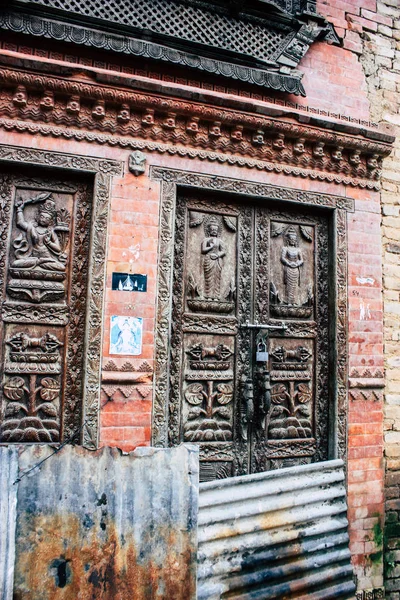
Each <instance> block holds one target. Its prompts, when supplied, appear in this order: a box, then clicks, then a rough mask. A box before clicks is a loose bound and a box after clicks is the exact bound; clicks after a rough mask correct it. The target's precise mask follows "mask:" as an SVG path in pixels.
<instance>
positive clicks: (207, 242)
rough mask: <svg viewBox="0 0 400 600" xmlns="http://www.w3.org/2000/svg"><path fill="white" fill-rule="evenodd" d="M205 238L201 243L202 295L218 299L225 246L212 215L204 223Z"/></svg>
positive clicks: (218, 226)
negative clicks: (202, 256)
mask: <svg viewBox="0 0 400 600" xmlns="http://www.w3.org/2000/svg"><path fill="white" fill-rule="evenodd" d="M204 229H205V232H206V236H207V237H206V238H205V239H204V240H203V242H202V244H201V253H202V254H203V255H204V258H203V270H204V295H205V297H206V298H212V299H215V300H219V299H220V296H221V273H222V267H223V261H222V259H223V257H224V256H225V254H226V252H225V246H224V243H223V242H222V240H221V239H220V237H219V235H220V229H221V226H220V223H219V221H218V219H217V218H216V217H214V216H212V217H210V218H209V219H208V221H207V222H206V223H205V228H204Z"/></svg>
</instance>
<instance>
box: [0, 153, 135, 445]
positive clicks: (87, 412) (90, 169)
mask: <svg viewBox="0 0 400 600" xmlns="http://www.w3.org/2000/svg"><path fill="white" fill-rule="evenodd" d="M0 163H1V164H6V163H11V164H13V163H14V164H15V163H24V164H25V165H26V166H34V167H44V168H46V169H49V168H50V169H51V171H52V172H53V173H55V172H57V171H58V172H60V170H63V171H68V172H69V173H73V172H75V173H76V174H82V173H87V174H90V175H92V176H93V177H94V192H93V212H92V224H91V236H90V237H91V239H90V249H89V277H88V289H89V290H90V294H89V295H88V303H87V309H86V334H85V358H84V364H83V372H84V374H85V375H84V385H83V389H84V390H85V392H84V395H83V407H82V414H83V417H82V419H83V420H82V424H83V425H84V426H83V425H82V431H81V439H80V441H81V443H82V445H83V446H85V447H86V448H91V449H94V448H96V447H97V446H98V439H99V408H100V387H101V356H102V330H103V328H102V322H103V306H104V291H105V275H106V251H107V226H108V212H109V204H110V198H111V182H112V177H113V176H115V175H122V173H123V163H121V162H119V161H116V160H110V159H102V158H92V157H87V156H80V155H76V154H74V155H73V154H64V153H60V152H53V151H47V150H36V149H26V148H20V147H18V146H8V145H3V144H2V145H0Z"/></svg>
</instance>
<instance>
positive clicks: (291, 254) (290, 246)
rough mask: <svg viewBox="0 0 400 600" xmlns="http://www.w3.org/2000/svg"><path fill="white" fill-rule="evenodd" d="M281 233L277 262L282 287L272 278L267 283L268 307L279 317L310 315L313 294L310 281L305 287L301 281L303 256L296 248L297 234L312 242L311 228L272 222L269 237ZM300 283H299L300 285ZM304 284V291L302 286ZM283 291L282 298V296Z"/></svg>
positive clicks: (297, 242)
mask: <svg viewBox="0 0 400 600" xmlns="http://www.w3.org/2000/svg"><path fill="white" fill-rule="evenodd" d="M281 235H282V236H283V238H284V240H285V241H284V245H283V248H282V250H281V259H280V262H281V264H282V265H283V284H284V290H281V292H280V291H279V290H278V289H277V287H276V285H275V284H274V282H273V281H271V282H270V302H271V304H270V308H271V314H273V315H274V316H278V317H300V318H302V317H306V318H308V317H310V316H311V314H312V310H313V308H312V307H313V304H314V296H313V286H312V282H309V283H308V284H307V285H306V286H304V282H302V281H301V268H302V266H303V264H304V258H303V253H302V250H301V248H300V247H299V235H301V238H302V239H303V240H305V241H306V242H307V243H309V244H312V242H313V235H314V234H313V230H312V227H309V226H308V225H299V226H298V229H297V227H295V226H293V225H288V224H286V223H272V224H271V237H272V238H274V237H279V236H281ZM301 283H302V284H303V285H302V286H300V284H301ZM304 287H306V290H307V292H306V294H304V289H302V288H304ZM283 293H284V294H285V298H283Z"/></svg>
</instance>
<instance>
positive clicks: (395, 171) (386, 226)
mask: <svg viewBox="0 0 400 600" xmlns="http://www.w3.org/2000/svg"><path fill="white" fill-rule="evenodd" d="M318 8H319V10H320V12H322V13H323V14H325V15H326V16H327V17H328V18H329V19H330V20H331V21H332V22H333V23H335V25H336V27H337V31H338V33H339V34H340V35H342V37H343V47H344V49H347V50H348V51H350V52H351V53H352V54H353V56H354V57H358V60H359V64H360V65H361V66H362V69H363V71H364V76H365V77H364V78H365V84H364V85H363V86H362V89H363V91H366V96H367V98H368V101H369V103H370V118H371V119H372V120H373V121H375V122H377V123H381V124H389V125H390V126H391V127H392V128H394V130H395V133H396V135H397V141H396V143H395V148H394V150H393V152H392V155H391V156H390V157H389V158H388V159H386V160H385V161H384V166H383V179H382V192H381V226H382V227H381V231H382V241H383V245H382V253H383V254H382V262H383V299H384V356H385V363H384V366H385V380H386V389H385V404H384V454H385V469H386V475H385V509H386V523H385V528H384V540H383V542H384V547H385V552H384V555H385V566H384V575H385V588H386V594H387V597H388V598H390V599H391V600H398V599H399V598H400V358H399V353H398V348H399V344H398V342H399V340H400V302H399V300H400V298H399V293H400V265H399V255H400V212H399V211H400V195H399V194H400V137H399V133H400V5H399V2H398V0H383V1H382V2H376V0H362V2H358V3H353V2H343V1H342V0H336V1H335V2H330V3H329V5H328V3H324V2H320V3H319V7H318ZM339 28H340V29H339ZM368 262H369V257H368ZM350 411H352V408H351V407H350ZM350 487H351V481H350V482H349V488H350ZM373 487H374V486H373ZM368 489H370V484H369V483H368ZM375 532H376V533H378V530H377V529H376V531H375Z"/></svg>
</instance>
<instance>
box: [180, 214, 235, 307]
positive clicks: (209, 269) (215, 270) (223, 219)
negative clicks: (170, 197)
mask: <svg viewBox="0 0 400 600" xmlns="http://www.w3.org/2000/svg"><path fill="white" fill-rule="evenodd" d="M200 225H202V226H203V228H204V233H205V238H204V239H203V240H202V241H201V242H200V241H199V242H196V244H197V243H199V244H200V248H199V250H200V256H201V261H199V263H200V264H199V267H200V273H199V275H200V277H199V279H200V280H201V281H196V279H195V276H194V275H193V274H192V273H188V278H187V304H188V307H189V308H190V310H193V311H196V312H197V311H201V312H203V311H205V312H217V313H229V312H231V311H232V310H233V309H234V308H235V301H236V281H235V275H233V277H231V278H230V279H229V283H228V285H226V284H227V281H226V279H227V277H226V272H224V257H225V255H226V246H225V242H224V241H222V239H221V230H222V227H223V225H225V227H226V229H227V230H228V231H230V232H231V233H234V232H236V220H235V218H232V217H231V216H228V215H215V214H207V213H202V212H197V211H194V210H190V211H189V227H200ZM196 253H197V252H196ZM196 258H197V257H196ZM223 279H224V280H225V286H226V287H225V286H224V287H225V289H221V288H222V283H223Z"/></svg>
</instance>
